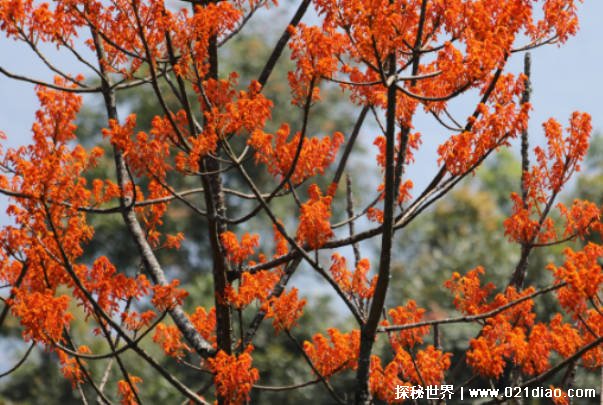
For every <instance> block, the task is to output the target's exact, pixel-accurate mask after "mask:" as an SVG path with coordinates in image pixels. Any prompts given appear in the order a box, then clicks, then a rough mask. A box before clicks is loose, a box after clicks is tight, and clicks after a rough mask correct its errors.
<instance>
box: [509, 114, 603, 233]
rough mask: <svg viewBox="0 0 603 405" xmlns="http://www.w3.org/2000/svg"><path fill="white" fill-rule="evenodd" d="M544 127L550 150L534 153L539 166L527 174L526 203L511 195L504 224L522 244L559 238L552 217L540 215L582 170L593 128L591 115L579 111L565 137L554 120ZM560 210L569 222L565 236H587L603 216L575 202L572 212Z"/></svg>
mask: <svg viewBox="0 0 603 405" xmlns="http://www.w3.org/2000/svg"><path fill="white" fill-rule="evenodd" d="M543 126H544V131H545V135H546V137H547V150H546V151H545V150H544V149H542V148H540V147H536V148H535V150H534V152H535V154H536V159H537V164H535V165H534V166H533V167H532V170H531V171H530V172H529V173H525V183H524V187H525V188H526V190H527V192H528V198H527V201H526V202H525V203H524V202H523V201H522V200H521V198H520V197H519V196H518V195H517V194H512V195H511V199H512V200H513V211H512V213H511V216H510V217H509V218H507V219H506V220H505V222H504V226H505V234H506V235H508V236H509V239H510V240H514V241H517V242H520V243H527V244H530V243H533V242H535V241H537V242H538V243H547V242H551V241H554V240H556V239H557V238H558V236H557V231H556V230H555V224H554V222H553V220H552V219H551V218H550V217H549V218H546V219H545V220H544V221H541V220H540V216H541V214H542V212H543V211H544V207H546V206H547V204H549V203H550V202H552V200H553V199H554V198H555V197H556V196H557V194H558V193H559V191H560V190H561V187H563V185H564V184H565V183H567V181H568V180H569V178H570V177H571V175H572V174H573V173H574V172H576V171H578V170H580V162H581V161H582V160H583V159H584V156H585V155H586V151H587V149H588V138H589V136H590V133H591V129H592V126H591V119H590V116H589V115H588V114H585V113H579V112H575V113H573V114H572V117H571V119H570V125H569V127H568V128H567V132H568V135H567V136H566V137H564V136H563V131H562V128H561V125H560V124H559V123H558V122H557V121H555V120H553V119H550V120H549V121H547V122H546V123H545V124H544V125H543ZM558 208H559V210H560V211H561V214H562V215H563V216H565V217H566V219H567V224H566V225H567V226H566V235H567V231H569V232H575V233H576V234H578V235H584V234H585V233H587V231H588V228H589V226H590V225H592V223H594V222H595V221H596V220H597V219H598V218H599V217H600V212H599V210H598V209H597V208H596V207H594V206H592V205H591V204H589V203H586V202H579V201H576V202H574V204H573V206H572V208H571V210H570V212H568V210H567V208H566V207H565V206H564V205H563V204H560V205H558Z"/></svg>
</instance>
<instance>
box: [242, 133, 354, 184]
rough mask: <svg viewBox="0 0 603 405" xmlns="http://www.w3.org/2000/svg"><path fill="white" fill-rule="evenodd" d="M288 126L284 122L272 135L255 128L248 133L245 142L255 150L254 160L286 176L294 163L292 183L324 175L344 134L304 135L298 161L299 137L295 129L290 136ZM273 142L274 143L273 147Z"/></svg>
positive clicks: (277, 173) (275, 172)
mask: <svg viewBox="0 0 603 405" xmlns="http://www.w3.org/2000/svg"><path fill="white" fill-rule="evenodd" d="M289 132H290V130H289V125H288V124H283V125H282V126H281V127H280V128H279V129H278V130H277V131H276V134H275V135H272V134H268V133H266V132H264V131H261V130H257V131H254V132H253V133H252V134H251V137H250V138H249V140H248V142H247V143H248V144H249V145H250V146H251V147H252V148H254V149H255V150H256V155H255V160H256V163H263V164H265V165H266V166H267V167H268V171H269V172H270V174H272V175H273V176H280V177H285V176H286V175H287V174H288V173H289V172H290V171H291V168H292V166H293V163H295V169H294V170H293V173H292V174H291V182H292V183H293V184H295V185H297V184H300V183H302V182H304V181H305V180H306V179H308V178H309V177H312V176H315V175H318V174H324V172H325V169H326V168H327V167H328V166H329V165H330V164H331V163H333V161H334V160H335V156H336V154H337V151H338V150H339V147H340V146H341V144H342V143H343V140H344V138H343V134H341V133H340V132H335V133H334V134H333V135H332V136H331V137H328V136H325V137H324V138H322V139H319V138H318V137H313V138H304V139H303V140H302V142H303V143H302V145H301V149H300V151H299V156H298V158H297V161H296V160H295V157H296V156H297V155H298V153H297V151H298V149H299V143H300V136H301V134H300V133H299V132H298V133H296V134H295V136H293V138H292V139H291V140H290V141H288V139H289ZM273 143H274V146H273Z"/></svg>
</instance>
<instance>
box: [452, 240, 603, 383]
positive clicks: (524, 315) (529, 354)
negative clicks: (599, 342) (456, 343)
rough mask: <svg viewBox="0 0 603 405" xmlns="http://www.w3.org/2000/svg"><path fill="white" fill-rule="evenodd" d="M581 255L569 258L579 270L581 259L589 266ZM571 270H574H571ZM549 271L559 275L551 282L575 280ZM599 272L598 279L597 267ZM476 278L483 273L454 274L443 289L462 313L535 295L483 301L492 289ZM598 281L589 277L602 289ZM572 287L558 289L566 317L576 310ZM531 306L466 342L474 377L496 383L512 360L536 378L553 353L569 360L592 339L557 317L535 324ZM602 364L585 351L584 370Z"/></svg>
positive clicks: (496, 319) (491, 321) (501, 317)
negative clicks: (478, 375) (448, 291)
mask: <svg viewBox="0 0 603 405" xmlns="http://www.w3.org/2000/svg"><path fill="white" fill-rule="evenodd" d="M589 250H590V249H589ZM590 253H591V254H594V255H596V254H598V255H599V257H601V252H600V251H599V252H598V253H595V251H593V250H591V251H590ZM566 254H567V253H566ZM586 256H587V255H573V254H570V257H571V259H572V260H576V265H578V266H583V265H584V263H582V264H578V263H579V262H580V260H582V261H586V262H588V259H587V258H586ZM590 260H592V258H591V259H590ZM566 265H567V267H568V268H570V270H569V271H570V272H571V271H572V270H571V268H572V267H571V266H570V265H569V264H567V263H566ZM573 268H574V269H575V267H573ZM553 271H554V272H555V273H556V274H558V275H557V276H556V277H559V278H560V280H565V279H564V278H563V277H568V280H572V282H573V283H575V282H576V278H575V277H574V278H572V277H571V276H569V273H568V272H567V270H565V269H562V268H560V269H556V268H555V269H553ZM598 272H599V276H600V275H601V269H600V267H599V268H598ZM479 274H483V271H479V272H476V271H475V270H473V271H471V272H469V273H468V274H467V275H466V276H464V277H460V276H458V275H456V274H455V275H454V276H453V278H452V279H451V280H449V281H448V282H447V283H446V284H447V288H449V289H451V290H452V291H453V292H455V293H456V297H455V304H456V305H457V308H459V310H460V311H462V312H464V313H467V314H479V313H483V312H489V311H493V310H496V309H497V308H500V307H502V306H504V305H508V304H510V303H513V302H516V301H518V300H519V299H521V298H522V297H525V296H527V295H530V294H532V293H533V292H534V289H533V288H529V289H526V290H524V291H522V292H521V293H520V292H517V291H516V290H515V289H514V288H513V287H508V288H507V290H506V291H505V293H504V294H497V295H496V296H495V297H494V298H493V299H492V300H491V301H490V302H488V301H487V297H488V295H489V294H490V292H491V290H492V289H491V288H488V286H486V287H480V282H479ZM600 278H601V277H598V276H597V277H595V278H594V279H595V282H597V280H599V281H598V282H599V285H600V284H601V280H600ZM568 283H569V281H568ZM573 288H574V287H572V284H570V285H569V286H568V287H562V288H561V289H559V290H558V295H559V299H560V302H562V305H567V306H568V308H567V309H568V310H569V311H570V312H571V311H575V310H576V305H575V301H571V300H570V299H569V296H570V293H568V291H572V289H573ZM595 288H596V287H595ZM572 292H573V296H572V298H574V299H575V296H576V295H578V296H579V295H580V294H583V293H584V292H583V291H577V290H573V291H572ZM565 297H568V299H567V300H565ZM585 299H586V298H585V297H584V296H582V297H580V300H581V304H580V308H584V309H582V310H585V304H584V303H583V301H584V300H585ZM532 306H533V301H532V300H531V299H528V300H524V301H522V302H520V303H519V304H515V305H513V306H511V307H509V308H508V309H506V310H504V311H501V312H499V313H498V314H496V315H494V316H492V317H490V318H487V319H486V321H485V326H484V327H483V329H482V331H481V333H480V336H479V337H477V338H475V339H472V340H471V342H470V349H469V350H468V351H467V353H466V355H467V363H468V364H469V365H470V366H471V367H472V368H473V369H474V370H475V371H476V372H477V373H479V374H481V375H484V376H488V377H493V378H498V377H500V375H501V374H502V373H503V371H504V368H505V365H506V364H507V361H509V360H512V361H513V362H514V363H515V364H516V365H518V366H519V367H520V368H521V370H522V372H524V373H525V374H527V375H537V374H540V373H543V372H544V371H546V370H547V369H549V368H550V363H549V358H550V354H551V352H552V351H555V352H557V353H558V354H559V355H561V356H562V357H569V356H571V355H572V354H573V353H575V352H576V351H577V350H578V349H579V348H580V347H581V346H582V345H584V344H586V343H587V342H591V341H592V340H593V339H594V338H593V336H592V333H590V332H588V329H589V328H588V327H586V326H585V327H584V328H583V329H584V330H583V331H579V330H578V329H576V328H574V327H573V326H571V325H569V324H567V323H563V321H562V316H561V314H557V315H555V316H554V317H553V318H552V319H551V321H550V323H549V324H545V323H537V324H534V319H535V317H536V316H535V314H534V312H533V310H532ZM584 313H587V314H589V319H590V316H592V315H595V313H596V311H594V310H591V311H590V312H588V311H587V312H584ZM598 321H600V315H598V314H597V315H595V317H594V318H592V319H591V322H592V323H593V324H594V322H598ZM587 324H588V321H587ZM589 325H590V324H589ZM596 328H597V329H599V328H600V327H599V326H597V327H596ZM591 331H592V329H591ZM589 356H590V357H589ZM597 356H599V357H597ZM602 359H603V357H601V353H599V352H598V351H597V350H593V351H590V352H588V353H587V354H586V355H585V356H583V360H584V364H585V365H586V364H589V365H595V366H596V365H600V364H601V360H602Z"/></svg>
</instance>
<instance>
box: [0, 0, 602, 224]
mask: <svg viewBox="0 0 603 405" xmlns="http://www.w3.org/2000/svg"><path fill="white" fill-rule="evenodd" d="M579 16H580V31H579V32H578V34H577V35H576V36H575V37H572V38H570V39H569V41H568V42H567V43H566V44H564V45H563V46H561V47H557V46H547V47H543V48H539V49H536V50H534V51H532V87H533V93H532V104H533V106H534V110H533V111H532V114H531V120H530V136H531V137H532V143H533V144H534V143H539V142H541V141H542V139H543V138H542V130H541V124H542V122H544V121H546V120H547V119H548V118H549V117H555V118H556V119H557V120H558V121H560V122H561V123H562V124H563V125H564V126H565V125H566V124H567V122H568V118H569V116H570V115H571V113H572V112H573V111H575V110H579V111H586V112H588V113H590V114H591V115H592V117H593V127H594V128H595V131H597V130H598V131H603V103H602V102H601V100H600V98H601V95H603V75H602V74H601V69H602V66H603V43H602V42H601V41H602V39H603V25H602V24H601V21H602V19H603V1H599V0H585V1H584V3H583V4H582V5H580V7H579ZM48 53H49V57H50V59H52V60H53V61H54V62H55V63H56V64H57V65H58V66H60V67H64V68H66V69H67V70H68V71H72V72H74V73H78V72H79V71H78V70H77V69H76V68H77V67H78V65H77V63H75V61H74V60H73V58H71V57H69V58H68V59H66V58H65V55H64V54H57V53H56V52H54V50H53V49H48ZM69 56H70V55H69ZM522 60H523V55H522V54H514V55H513V57H512V58H511V60H510V65H509V66H510V67H511V71H514V72H520V71H521V70H522ZM0 66H2V67H4V68H6V69H9V70H11V71H13V72H16V73H19V74H24V75H29V76H34V77H37V78H40V79H44V80H49V79H51V78H52V76H53V75H52V73H51V72H50V71H48V70H47V69H44V67H43V66H42V65H41V64H40V63H39V62H38V61H36V59H35V55H33V53H32V52H31V50H29V49H27V48H26V46H23V45H20V44H19V45H17V44H15V43H14V42H12V41H9V40H6V39H5V38H1V39H0ZM84 73H86V72H84ZM36 108H37V100H36V97H35V92H34V89H33V85H31V84H29V83H23V82H18V81H14V80H11V79H8V78H6V77H4V76H2V75H0V131H3V132H4V133H5V134H6V135H7V137H8V139H7V141H5V142H4V146H5V147H11V146H12V147H14V146H18V145H22V144H26V143H27V142H28V141H29V139H30V128H31V124H32V122H33V118H34V113H35V110H36ZM417 130H420V131H421V132H422V133H423V141H424V145H423V149H424V150H423V151H422V152H421V154H419V155H418V156H417V163H416V164H415V165H414V167H412V168H410V170H409V175H410V176H411V178H412V179H413V181H414V182H415V184H416V185H417V187H421V186H422V185H423V184H426V183H428V182H429V179H430V178H431V176H430V174H432V173H434V172H435V166H434V164H433V162H434V159H435V148H436V147H437V144H438V143H439V142H436V141H434V139H435V140H439V141H441V139H442V136H441V135H442V129H441V128H439V127H437V126H436V125H435V124H434V123H433V122H429V121H425V122H419V123H418V124H417ZM438 135H440V136H438ZM5 204H6V200H5V199H3V197H1V196H0V224H2V223H6V219H5V218H4V217H3V212H4V209H3V207H4V206H5Z"/></svg>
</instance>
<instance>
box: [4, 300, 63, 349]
mask: <svg viewBox="0 0 603 405" xmlns="http://www.w3.org/2000/svg"><path fill="white" fill-rule="evenodd" d="M13 292H14V299H12V300H11V301H10V308H11V310H12V312H13V314H14V315H15V316H17V317H19V320H20V322H21V325H23V327H24V329H23V338H24V339H25V340H26V341H29V340H34V341H36V342H42V343H45V344H47V345H51V344H52V343H53V342H62V341H63V328H69V322H70V321H71V320H72V319H73V315H72V314H71V313H70V312H68V311H67V307H68V306H69V301H70V299H69V297H68V296H66V295H61V296H60V297H55V296H54V293H53V292H52V291H51V290H48V289H46V290H44V291H42V292H37V291H25V290H23V289H20V288H14V289H13Z"/></svg>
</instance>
